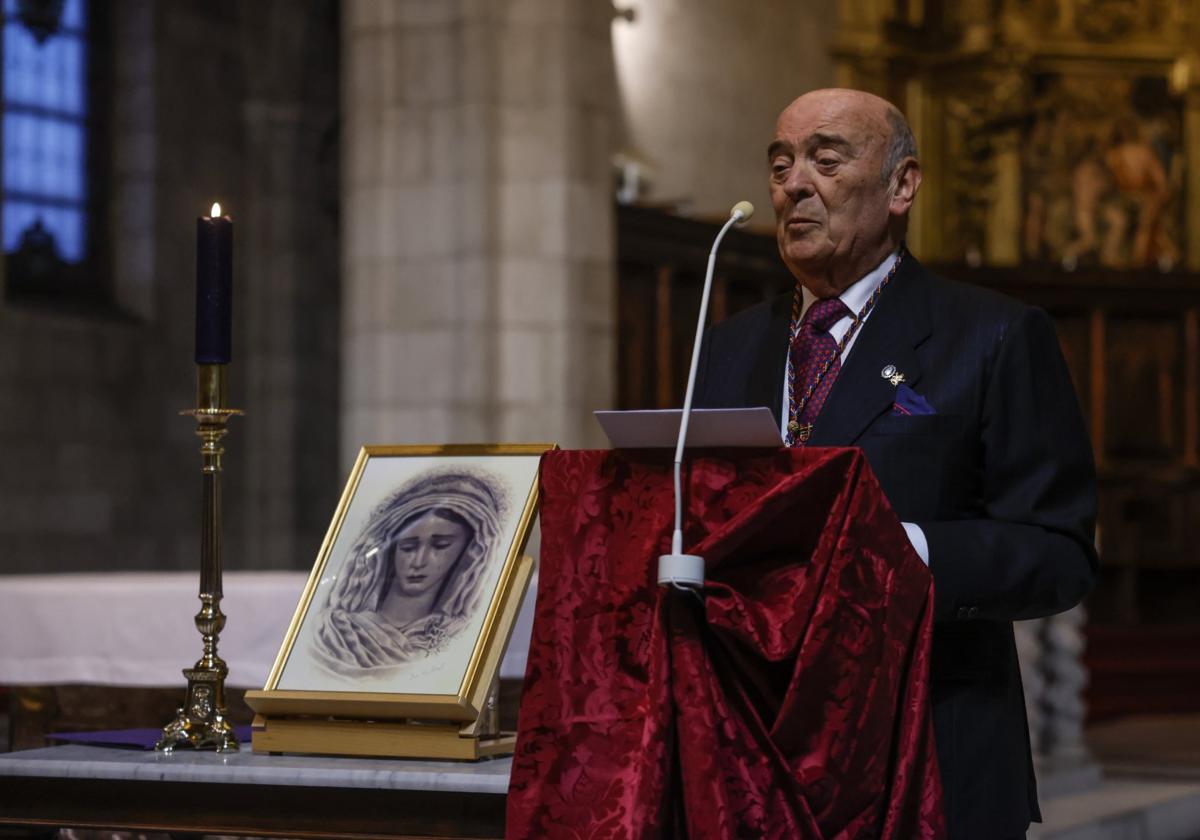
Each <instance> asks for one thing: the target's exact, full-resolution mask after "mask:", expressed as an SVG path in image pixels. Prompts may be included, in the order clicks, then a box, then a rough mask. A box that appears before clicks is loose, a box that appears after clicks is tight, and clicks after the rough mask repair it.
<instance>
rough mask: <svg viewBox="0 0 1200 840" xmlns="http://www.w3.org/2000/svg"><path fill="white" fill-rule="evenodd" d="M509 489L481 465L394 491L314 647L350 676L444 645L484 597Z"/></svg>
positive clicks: (349, 562) (350, 562)
mask: <svg viewBox="0 0 1200 840" xmlns="http://www.w3.org/2000/svg"><path fill="white" fill-rule="evenodd" d="M504 507H505V497H504V495H503V490H502V489H501V488H500V487H499V486H498V485H497V484H496V483H495V482H494V481H493V480H492V479H490V478H487V477H485V476H484V475H482V474H479V473H474V472H464V471H452V472H437V473H427V474H426V475H423V476H420V477H419V478H417V479H415V480H414V481H412V482H410V483H409V484H408V485H406V486H405V487H403V488H401V489H400V490H399V491H398V492H396V493H395V494H394V495H392V496H391V497H390V498H389V499H387V500H386V501H385V502H384V503H383V504H381V505H380V506H379V507H378V508H377V509H376V510H375V511H374V513H372V515H371V519H370V521H369V522H368V524H367V527H366V528H365V529H364V530H363V532H362V533H361V534H360V535H359V537H358V539H357V540H355V542H354V545H353V546H352V547H351V548H350V553H349V555H348V556H347V558H346V562H345V564H344V566H343V569H342V572H341V573H340V574H339V576H338V580H337V582H336V583H335V584H334V587H333V590H332V592H330V595H329V601H328V603H327V604H326V605H325V607H324V609H323V610H322V612H321V615H320V618H319V624H318V626H317V629H316V633H315V635H314V639H313V647H312V651H313V656H314V658H315V659H316V660H317V661H318V662H319V663H320V664H321V665H323V666H324V667H326V668H328V669H329V670H331V671H334V672H336V673H338V674H342V675H345V676H354V677H361V676H369V675H372V674H375V675H379V676H383V675H387V674H390V673H391V672H392V670H393V669H394V668H395V667H396V666H398V665H403V664H404V663H407V662H411V661H413V660H415V659H420V658H422V657H425V656H428V655H430V654H433V653H436V652H437V651H439V650H440V649H441V648H442V646H443V645H444V644H445V643H446V642H447V641H449V640H450V639H451V638H453V636H454V635H455V634H457V633H458V632H459V631H460V630H462V629H463V627H465V626H466V625H467V624H468V623H469V622H470V620H471V618H472V617H473V616H474V614H475V612H476V610H477V609H478V608H479V606H480V601H481V600H482V597H483V593H482V591H481V589H482V585H483V578H484V574H485V572H486V571H487V565H488V558H489V556H490V555H491V552H492V551H493V550H494V549H495V548H496V544H497V539H498V536H499V532H500V522H501V518H502V515H503V512H504V510H503V509H504Z"/></svg>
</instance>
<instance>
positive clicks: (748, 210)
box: [729, 201, 754, 225]
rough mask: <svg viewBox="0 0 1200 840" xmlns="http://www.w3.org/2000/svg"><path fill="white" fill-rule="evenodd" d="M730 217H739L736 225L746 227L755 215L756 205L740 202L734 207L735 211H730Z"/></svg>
mask: <svg viewBox="0 0 1200 840" xmlns="http://www.w3.org/2000/svg"><path fill="white" fill-rule="evenodd" d="M729 215H730V216H737V217H738V220H737V222H736V224H738V225H744V224H746V222H748V221H750V217H751V216H753V215H754V205H753V204H751V203H750V202H749V201H739V202H738V203H737V204H735V205H733V209H732V210H730V211H729Z"/></svg>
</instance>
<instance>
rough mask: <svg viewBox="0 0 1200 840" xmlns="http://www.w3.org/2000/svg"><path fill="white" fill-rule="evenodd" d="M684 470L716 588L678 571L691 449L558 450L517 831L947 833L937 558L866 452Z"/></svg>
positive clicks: (546, 515) (515, 794) (766, 456)
mask: <svg viewBox="0 0 1200 840" xmlns="http://www.w3.org/2000/svg"><path fill="white" fill-rule="evenodd" d="M684 475H685V478H684V488H685V494H686V496H685V498H686V501H687V508H686V517H685V530H684V550H685V551H689V552H690V553H696V554H700V555H702V556H703V557H704V558H705V561H706V565H707V577H708V580H707V583H706V586H705V589H704V596H705V597H704V600H703V603H701V601H700V599H699V598H698V597H697V596H695V595H693V594H689V593H684V592H679V591H677V590H668V589H663V588H660V587H659V586H658V585H657V584H656V582H655V577H656V569H657V558H658V555H659V554H663V553H666V552H669V551H670V543H671V531H672V528H673V524H674V523H673V519H674V507H673V506H674V500H673V499H674V497H673V495H672V476H671V456H670V453H663V452H650V453H644V454H639V453H631V452H628V451H626V452H610V451H563V452H550V453H547V454H546V455H545V456H544V459H543V462H542V470H541V490H542V510H541V519H542V553H541V571H540V577H539V588H538V597H537V605H536V613H535V622H534V630H533V640H532V643H531V645H530V650H529V663H528V669H527V672H526V675H525V688H524V695H523V697H522V700H521V715H520V727H519V729H520V731H519V734H518V739H517V747H516V753H515V756H514V759H513V770H512V780H511V783H510V787H509V794H508V822H507V836H509V837H513V838H516V837H536V838H559V837H562V838H584V837H587V838H593V837H595V838H599V837H614V838H627V837H628V838H648V837H690V838H743V837H755V838H757V837H780V838H783V837H787V838H835V837H836V838H866V837H871V838H885V839H886V840H912V838H942V837H944V836H945V828H944V821H943V817H942V792H941V782H940V778H939V775H938V766H937V755H936V752H935V750H934V742H933V727H932V722H931V717H930V699H929V657H930V639H931V633H932V629H933V624H932V621H933V619H932V616H933V596H932V579H931V577H930V575H929V571H928V570H927V569H926V568H925V565H924V564H923V563H922V562H921V559H920V558H919V557H918V556H917V555H916V553H915V552H914V551H913V550H912V547H911V545H910V544H909V542H908V538H907V536H906V535H905V533H904V530H903V528H902V527H901V525H900V523H899V521H898V520H897V519H896V516H895V514H893V513H892V511H891V509H890V507H889V506H888V504H887V502H886V500H885V499H884V497H883V494H882V492H881V491H880V489H879V485H878V484H877V483H876V481H875V477H874V475H873V474H872V473H871V471H870V469H869V467H868V466H867V462H866V460H865V458H864V457H863V456H862V454H861V452H859V451H858V450H855V449H781V450H778V451H771V452H764V451H763V450H753V451H746V450H743V451H741V452H720V451H709V452H706V453H705V454H703V455H701V456H695V457H692V458H690V459H689V460H688V461H687V463H686V464H685V473H684Z"/></svg>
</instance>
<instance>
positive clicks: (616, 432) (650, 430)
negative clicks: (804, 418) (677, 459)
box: [593, 406, 783, 449]
mask: <svg viewBox="0 0 1200 840" xmlns="http://www.w3.org/2000/svg"><path fill="white" fill-rule="evenodd" d="M593 413H594V414H595V415H596V419H597V420H598V421H600V426H601V428H603V429H604V433H605V434H606V435H608V441H609V443H611V444H612V446H613V449H649V448H657V447H668V448H671V449H674V448H675V443H676V441H677V440H678V439H679V419H680V415H682V414H683V410H682V409H678V408H665V409H655V410H648V411H596V412H593ZM687 445H688V446H767V447H776V446H782V445H783V439H782V437H781V436H780V434H779V425H778V424H777V423H776V422H775V417H774V415H772V414H771V409H769V408H767V407H765V406H760V407H759V408H694V409H692V418H691V420H689V421H688V435H687Z"/></svg>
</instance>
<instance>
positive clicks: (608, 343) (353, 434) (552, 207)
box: [341, 0, 615, 466]
mask: <svg viewBox="0 0 1200 840" xmlns="http://www.w3.org/2000/svg"><path fill="white" fill-rule="evenodd" d="M342 8H343V16H342V21H343V27H342V29H343V34H342V45H343V51H342V52H343V61H344V64H343V89H342V115H343V119H342V126H343V136H344V138H345V145H344V149H345V151H344V157H343V183H342V207H343V216H342V218H343V222H344V226H343V243H344V244H343V252H342V276H343V289H344V297H343V304H344V310H343V319H342V328H343V338H342V341H343V362H342V366H343V367H342V369H343V377H342V381H343V391H342V427H341V428H342V446H341V458H342V463H343V465H344V466H345V465H348V464H349V462H350V460H351V459H352V458H353V457H354V454H355V452H356V451H357V449H358V447H359V446H360V445H361V444H363V443H369V442H371V443H385V442H387V443H415V442H443V441H445V442H450V441H455V442H466V441H485V440H511V441H519V440H525V441H529V440H547V439H548V440H557V441H558V442H560V443H562V444H565V445H574V446H577V445H581V444H585V443H588V442H596V438H597V432H596V431H594V426H593V422H592V420H591V417H590V411H591V409H592V408H594V407H600V406H605V405H608V404H609V403H610V401H611V394H612V388H613V380H614V371H613V367H614V365H613V361H612V357H613V337H612V332H613V308H614V306H613V294H614V280H613V275H612V272H613V267H612V250H613V249H612V222H611V198H610V196H611V186H610V183H609V177H608V165H609V159H610V155H611V146H612V138H611V133H612V131H611V126H612V121H613V115H614V108H615V91H614V89H613V88H614V82H613V74H612V69H611V49H610V44H609V38H610V36H609V20H610V17H611V8H610V7H609V6H608V4H604V3H594V2H587V0H520V2H518V0H495V2H489V3H478V2H470V0H444V1H443V2H439V3H396V2H387V0H352V2H348V3H345V4H343V7H342Z"/></svg>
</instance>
